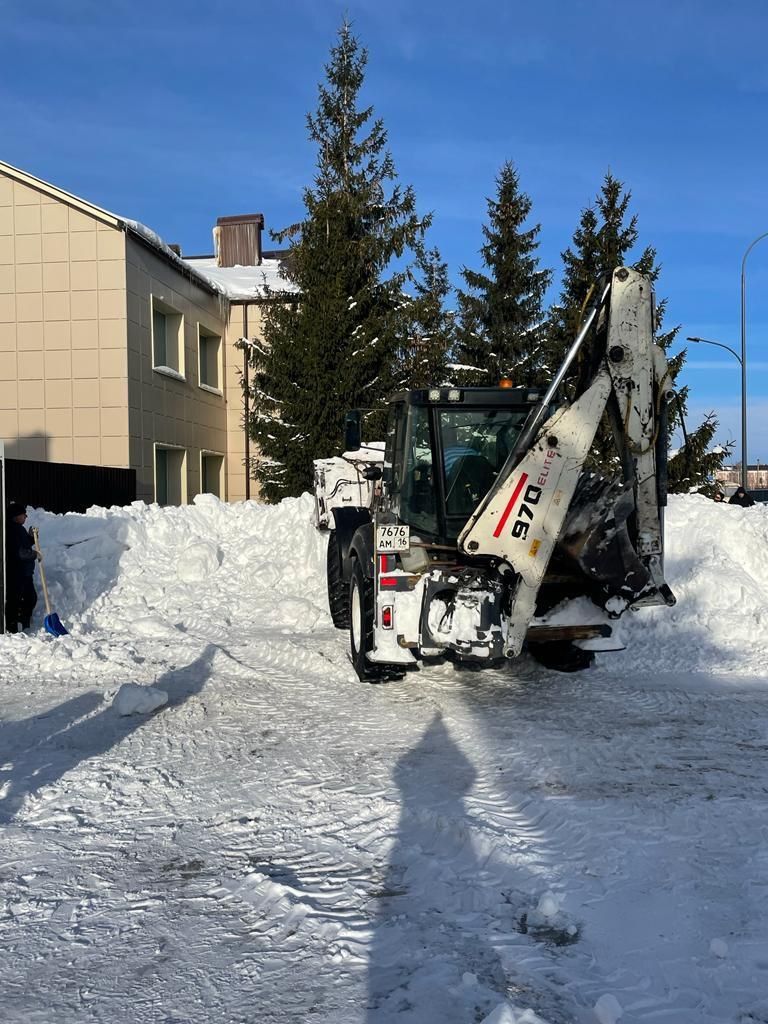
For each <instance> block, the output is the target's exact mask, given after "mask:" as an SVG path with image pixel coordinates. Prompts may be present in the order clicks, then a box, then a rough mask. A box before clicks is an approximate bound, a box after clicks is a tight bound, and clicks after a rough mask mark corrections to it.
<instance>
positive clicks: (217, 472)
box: [200, 452, 224, 498]
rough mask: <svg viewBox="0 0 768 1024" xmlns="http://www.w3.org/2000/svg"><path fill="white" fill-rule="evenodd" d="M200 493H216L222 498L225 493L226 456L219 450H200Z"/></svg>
mask: <svg viewBox="0 0 768 1024" xmlns="http://www.w3.org/2000/svg"><path fill="white" fill-rule="evenodd" d="M200 493H201V494H215V495H216V497H217V498H221V497H222V496H223V493H224V456H223V455H219V454H218V453H217V452H200Z"/></svg>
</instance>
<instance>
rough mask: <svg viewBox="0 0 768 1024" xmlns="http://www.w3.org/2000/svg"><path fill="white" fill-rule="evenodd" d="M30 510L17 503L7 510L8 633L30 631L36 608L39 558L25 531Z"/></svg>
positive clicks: (6, 614) (6, 618) (6, 574)
mask: <svg viewBox="0 0 768 1024" xmlns="http://www.w3.org/2000/svg"><path fill="white" fill-rule="evenodd" d="M26 519H27V510H26V508H25V507H24V505H21V504H19V503H18V502H11V504H10V505H9V506H8V510H7V513H6V522H5V628H6V630H7V631H8V632H9V633H16V632H18V628H19V623H21V628H22V629H29V627H30V624H31V621H32V612H33V610H34V607H35V605H36V604H37V591H36V590H35V584H34V579H33V577H34V574H35V561H36V560H37V559H39V558H40V555H39V554H38V552H37V551H36V550H35V546H34V542H33V540H32V538H31V537H30V535H29V533H28V532H27V531H26V530H25V529H24V523H25V522H26Z"/></svg>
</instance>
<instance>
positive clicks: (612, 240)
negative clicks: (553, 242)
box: [546, 172, 728, 492]
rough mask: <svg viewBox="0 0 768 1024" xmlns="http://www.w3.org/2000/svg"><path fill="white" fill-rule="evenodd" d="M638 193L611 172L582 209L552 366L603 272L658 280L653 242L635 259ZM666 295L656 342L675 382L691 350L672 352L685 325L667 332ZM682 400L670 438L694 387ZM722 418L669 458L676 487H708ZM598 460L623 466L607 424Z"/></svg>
mask: <svg viewBox="0 0 768 1024" xmlns="http://www.w3.org/2000/svg"><path fill="white" fill-rule="evenodd" d="M631 198H632V195H631V193H630V192H629V191H628V190H626V189H625V187H624V185H623V183H622V182H620V181H619V180H618V179H617V178H614V177H613V175H612V174H611V173H610V172H608V173H607V174H606V175H605V177H604V179H603V183H602V185H601V188H600V192H599V193H598V195H597V197H596V199H595V201H594V203H593V205H592V206H590V207H587V208H586V209H585V210H583V211H582V214H581V218H580V220H579V225H578V227H577V228H576V231H575V232H574V235H573V243H572V246H571V247H570V248H568V249H566V250H565V251H564V252H563V253H562V254H561V255H562V260H563V285H562V293H561V297H560V302H559V304H558V305H557V306H555V307H554V308H553V310H552V312H551V315H550V329H549V336H548V341H547V351H546V358H547V361H548V362H549V363H550V365H551V368H552V371H554V370H556V369H557V366H558V365H559V364H560V362H562V359H563V358H564V356H565V353H566V351H567V350H568V347H569V346H570V344H571V342H572V341H573V339H574V338H575V337H576V334H577V333H578V329H579V326H580V323H581V320H582V317H583V314H584V309H585V306H586V305H587V303H588V301H589V299H590V297H591V292H590V290H591V288H592V286H593V285H597V283H598V282H599V281H600V279H601V278H602V277H604V276H605V275H607V274H611V273H612V272H613V271H614V270H615V269H616V268H617V267H620V266H625V265H626V266H630V267H632V268H633V269H635V270H638V271H640V272H641V273H644V274H649V275H650V277H651V279H652V280H653V281H656V280H657V279H658V276H659V273H660V270H661V267H660V266H659V264H658V263H657V260H656V250H655V249H654V248H653V247H651V246H647V247H646V248H645V249H643V250H642V251H641V253H640V254H639V256H638V257H637V258H636V259H634V260H632V250H633V249H634V248H635V246H636V244H637V240H638V228H637V215H636V214H632V215H631V216H630V213H629V209H630V201H631ZM665 307H666V300H662V301H660V302H658V304H657V307H656V328H657V334H656V343H657V344H658V345H660V346H661V348H663V349H664V351H665V352H667V358H668V363H669V383H670V384H671V385H672V386H674V382H675V380H676V378H677V376H678V374H679V373H680V370H681V369H682V366H683V364H684V362H685V356H686V352H685V350H682V351H681V352H679V353H677V354H676V355H674V356H672V355H670V354H669V352H668V350H669V348H670V346H671V345H672V343H673V342H674V340H675V339H676V337H677V334H678V331H679V327H673V328H672V329H671V330H668V331H663V330H662V329H661V328H662V321H663V317H664V311H665ZM676 391H677V399H676V400H675V401H674V402H673V403H672V404H671V405H670V407H669V409H668V413H669V432H670V437H671V436H672V434H673V433H674V432H675V430H676V428H678V427H681V426H682V424H681V416H684V415H685V410H686V404H687V398H688V388H687V387H683V388H680V389H676ZM717 426H718V423H717V418H716V417H715V416H714V414H709V415H708V416H707V417H706V418H705V420H704V421H703V422H702V423H701V424H700V425H699V426H698V427H696V428H695V429H694V430H692V431H688V432H687V442H686V444H685V445H684V448H683V450H680V451H678V452H676V454H675V457H674V458H672V459H671V460H670V463H669V489H670V491H673V492H674V491H688V490H698V489H706V486H707V482H708V481H709V480H710V479H711V478H712V476H713V474H714V472H715V470H716V469H718V468H720V466H721V465H722V463H723V460H724V459H725V458H726V456H727V454H728V450H727V448H726V449H723V448H720V449H712V448H711V447H710V446H711V442H712V439H713V437H714V435H715V433H716V431H717ZM592 463H593V465H594V466H595V467H597V468H600V469H602V470H603V471H607V472H612V471H614V470H615V469H616V466H617V457H616V455H615V448H614V445H613V439H612V435H611V432H610V429H609V428H608V425H607V423H605V422H604V423H602V424H601V426H600V429H599V430H598V433H597V436H596V438H595V447H594V450H593V452H592Z"/></svg>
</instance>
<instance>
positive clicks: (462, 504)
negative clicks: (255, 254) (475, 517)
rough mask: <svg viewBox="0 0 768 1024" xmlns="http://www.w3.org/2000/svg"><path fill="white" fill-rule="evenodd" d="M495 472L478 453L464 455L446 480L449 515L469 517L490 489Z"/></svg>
mask: <svg viewBox="0 0 768 1024" xmlns="http://www.w3.org/2000/svg"><path fill="white" fill-rule="evenodd" d="M495 479H496V470H495V469H494V468H493V466H492V465H491V464H490V462H489V461H488V459H486V458H485V456H484V455H480V453H479V452H472V453H466V454H464V455H462V457H461V458H460V459H458V460H457V461H456V462H455V464H454V465H453V466H452V467H451V471H450V472H449V473H448V476H447V479H446V497H447V502H446V504H447V509H446V511H447V512H448V514H449V515H469V514H470V513H471V512H473V511H474V510H475V509H476V508H477V506H478V503H479V502H480V499H481V498H483V497H485V495H486V494H487V493H488V491H489V490H490V489H491V484H492V483H493V481H494V480H495Z"/></svg>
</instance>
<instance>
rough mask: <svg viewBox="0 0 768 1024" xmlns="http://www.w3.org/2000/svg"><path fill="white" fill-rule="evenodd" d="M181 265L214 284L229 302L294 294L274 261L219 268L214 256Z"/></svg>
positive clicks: (190, 258) (191, 259) (194, 258)
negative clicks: (257, 264)
mask: <svg viewBox="0 0 768 1024" xmlns="http://www.w3.org/2000/svg"><path fill="white" fill-rule="evenodd" d="M184 262H185V263H187V264H189V266H190V267H193V268H194V269H195V270H196V271H197V272H198V273H199V274H202V275H203V276H204V277H206V278H207V279H208V280H209V281H211V282H212V283H215V284H216V285H217V286H218V287H219V288H220V289H221V290H222V291H223V292H224V294H225V295H226V296H227V297H228V298H229V299H230V300H231V301H235V302H236V301H238V300H240V301H242V300H244V299H259V298H263V297H264V296H265V295H267V294H268V291H271V292H291V293H294V294H295V293H297V292H298V288H297V287H296V285H295V284H294V283H293V282H292V281H289V280H288V279H287V278H286V277H285V276H284V273H283V271H282V266H283V264H282V261H281V260H278V259H262V261H261V265H260V266H258V267H220V266H218V264H217V263H216V258H215V257H214V256H187V257H184Z"/></svg>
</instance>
